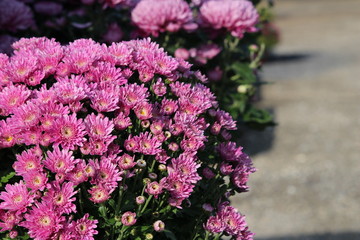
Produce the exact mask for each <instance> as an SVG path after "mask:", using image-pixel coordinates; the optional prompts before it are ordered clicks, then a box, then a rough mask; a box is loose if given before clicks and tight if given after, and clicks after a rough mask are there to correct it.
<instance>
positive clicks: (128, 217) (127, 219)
mask: <svg viewBox="0 0 360 240" xmlns="http://www.w3.org/2000/svg"><path fill="white" fill-rule="evenodd" d="M121 222H122V224H124V225H125V226H132V225H134V224H135V223H136V213H133V212H130V211H128V212H125V213H124V214H123V215H122V216H121Z"/></svg>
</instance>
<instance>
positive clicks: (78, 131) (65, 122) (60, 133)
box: [52, 114, 86, 150]
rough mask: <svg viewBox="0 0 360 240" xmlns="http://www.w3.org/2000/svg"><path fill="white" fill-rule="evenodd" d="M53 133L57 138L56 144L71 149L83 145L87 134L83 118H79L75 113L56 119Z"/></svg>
mask: <svg viewBox="0 0 360 240" xmlns="http://www.w3.org/2000/svg"><path fill="white" fill-rule="evenodd" d="M52 133H53V136H54V138H55V146H57V145H61V146H62V147H63V148H67V149H70V150H74V149H76V148H77V147H78V146H82V144H83V142H84V141H85V138H84V136H85V134H86V132H85V125H84V124H83V121H82V119H77V118H76V115H75V114H72V115H65V116H62V117H61V118H58V119H57V120H56V121H55V124H54V128H53V129H52Z"/></svg>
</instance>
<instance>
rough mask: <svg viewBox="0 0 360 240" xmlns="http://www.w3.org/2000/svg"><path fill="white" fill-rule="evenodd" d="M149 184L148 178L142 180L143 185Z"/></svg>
mask: <svg viewBox="0 0 360 240" xmlns="http://www.w3.org/2000/svg"><path fill="white" fill-rule="evenodd" d="M149 182H151V180H150V178H144V179H143V183H144V184H148V183H149Z"/></svg>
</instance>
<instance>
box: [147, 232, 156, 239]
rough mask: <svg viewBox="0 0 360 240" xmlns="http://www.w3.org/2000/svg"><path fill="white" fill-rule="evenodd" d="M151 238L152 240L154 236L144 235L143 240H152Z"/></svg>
mask: <svg viewBox="0 0 360 240" xmlns="http://www.w3.org/2000/svg"><path fill="white" fill-rule="evenodd" d="M153 238H154V236H153V235H152V234H151V233H147V234H145V239H146V240H151V239H153Z"/></svg>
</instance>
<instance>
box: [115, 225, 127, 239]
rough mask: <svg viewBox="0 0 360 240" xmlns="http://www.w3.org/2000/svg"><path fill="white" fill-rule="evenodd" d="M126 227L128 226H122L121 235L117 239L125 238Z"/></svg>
mask: <svg viewBox="0 0 360 240" xmlns="http://www.w3.org/2000/svg"><path fill="white" fill-rule="evenodd" d="M125 227H126V226H125V225H123V226H122V228H121V231H120V235H119V237H118V239H117V240H121V239H122V238H123V236H124V232H125Z"/></svg>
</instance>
